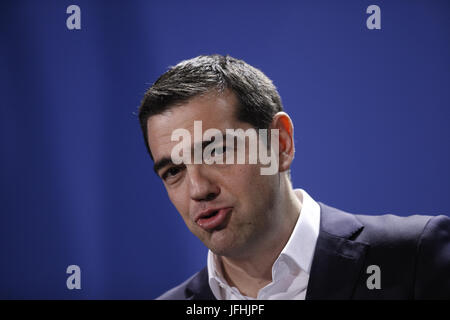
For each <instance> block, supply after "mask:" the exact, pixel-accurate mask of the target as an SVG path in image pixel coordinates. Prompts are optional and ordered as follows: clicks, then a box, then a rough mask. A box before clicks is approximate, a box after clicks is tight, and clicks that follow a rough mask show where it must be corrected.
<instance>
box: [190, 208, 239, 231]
mask: <svg viewBox="0 0 450 320" xmlns="http://www.w3.org/2000/svg"><path fill="white" fill-rule="evenodd" d="M231 209H232V208H224V209H219V210H215V211H211V212H210V213H208V215H205V216H203V217H201V218H200V219H198V220H197V224H198V225H199V226H200V227H201V228H203V229H204V230H207V231H211V230H213V229H216V228H218V227H221V226H222V225H223V224H224V222H225V221H226V220H227V217H228V215H229V214H230V212H231Z"/></svg>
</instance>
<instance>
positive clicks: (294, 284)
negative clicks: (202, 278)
mask: <svg viewBox="0 0 450 320" xmlns="http://www.w3.org/2000/svg"><path fill="white" fill-rule="evenodd" d="M294 192H295V194H296V195H297V197H298V198H299V200H300V201H302V199H303V201H302V208H301V211H300V215H299V218H298V219H297V222H296V224H295V227H294V230H293V231H292V234H291V236H290V237H289V240H288V242H287V243H286V246H285V247H284V248H283V250H282V251H281V253H280V255H279V256H278V258H277V259H276V260H275V263H274V264H273V266H272V282H271V283H269V284H268V285H266V286H265V287H264V288H262V289H261V290H259V292H258V296H257V298H256V299H258V300H304V299H305V296H306V289H307V287H308V281H309V273H310V270H311V264H312V260H313V256H314V250H315V248H316V242H317V237H318V236H319V227H320V207H319V204H318V203H317V202H316V201H314V200H313V199H312V198H311V196H310V195H309V194H308V193H306V191H304V190H302V189H295V190H294ZM208 277H209V286H210V287H211V291H212V292H213V294H214V296H215V297H216V299H218V300H254V298H251V297H248V296H245V295H242V294H241V293H240V292H239V290H238V289H237V288H236V287H230V286H229V285H228V283H227V282H226V280H225V279H224V277H223V273H222V267H221V263H220V256H217V255H215V254H214V253H213V252H212V251H211V250H209V251H208Z"/></svg>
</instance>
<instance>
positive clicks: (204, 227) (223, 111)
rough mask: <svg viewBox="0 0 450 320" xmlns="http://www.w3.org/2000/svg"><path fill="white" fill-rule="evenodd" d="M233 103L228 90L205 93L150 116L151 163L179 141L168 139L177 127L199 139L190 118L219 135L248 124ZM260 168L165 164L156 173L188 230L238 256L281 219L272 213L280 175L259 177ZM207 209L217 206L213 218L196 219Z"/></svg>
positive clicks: (218, 251)
mask: <svg viewBox="0 0 450 320" xmlns="http://www.w3.org/2000/svg"><path fill="white" fill-rule="evenodd" d="M236 105H237V99H236V97H235V95H234V94H233V93H231V92H230V91H226V92H225V93H224V94H218V93H209V94H207V95H204V96H197V97H194V98H192V99H190V100H188V101H187V102H186V103H183V104H181V105H179V106H175V107H173V108H171V109H170V110H168V111H166V112H164V113H162V114H159V115H155V116H152V117H150V118H149V120H148V122H147V129H148V140H149V146H150V150H151V151H152V155H153V158H154V160H155V163H158V162H159V161H160V160H161V159H163V158H170V156H171V152H172V148H173V147H174V146H175V145H177V144H179V141H171V136H172V132H173V131H174V130H176V129H179V128H183V129H186V130H188V131H189V132H190V134H191V137H192V139H191V140H192V141H191V144H196V143H198V142H200V143H201V140H194V138H193V137H194V121H198V120H201V121H202V130H203V132H204V131H205V130H207V129H210V128H217V129H219V130H220V131H222V132H223V133H225V130H226V129H238V128H241V129H244V130H246V129H248V128H251V127H252V126H251V125H250V124H248V123H244V122H240V121H238V120H237V119H236V117H235V111H236ZM203 132H202V133H203ZM200 139H201V137H200ZM224 144H226V141H225V139H224ZM246 151H247V152H248V144H247V148H246ZM224 163H225V162H224ZM260 168H261V165H259V164H248V162H246V164H216V163H215V164H211V165H208V164H205V163H201V164H181V165H175V164H173V163H169V164H167V165H166V166H164V167H161V168H160V169H159V170H158V172H157V173H158V175H159V176H160V177H162V179H163V183H164V186H165V188H166V190H167V193H168V195H169V198H170V200H171V201H172V203H173V204H174V206H175V207H176V208H177V210H178V211H179V213H180V214H181V216H182V218H183V219H184V221H185V223H186V225H187V227H188V228H189V229H190V231H191V232H192V233H193V234H194V235H196V236H197V237H198V238H199V239H200V240H201V241H202V242H203V243H204V244H205V245H206V246H207V247H208V248H209V249H211V250H212V251H213V252H214V253H216V254H220V255H224V256H236V257H237V256H245V255H246V254H249V253H250V252H248V251H249V250H251V249H252V248H253V247H255V246H257V245H258V242H260V240H261V239H264V237H267V236H268V233H270V232H271V230H277V227H278V225H277V224H279V223H280V222H279V221H278V220H279V219H277V214H275V213H274V212H276V207H277V201H278V199H279V174H275V175H261V173H260ZM208 209H214V210H215V211H216V210H217V209H221V210H220V211H219V212H213V213H214V215H213V216H212V217H211V218H208V216H209V215H206V216H204V218H203V219H198V218H199V215H201V213H205V211H207V210H208ZM208 221H209V222H208ZM211 221H212V222H211ZM272 232H273V231H272ZM269 236H274V235H273V234H272V235H269Z"/></svg>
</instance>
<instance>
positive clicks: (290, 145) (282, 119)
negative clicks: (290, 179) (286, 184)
mask: <svg viewBox="0 0 450 320" xmlns="http://www.w3.org/2000/svg"><path fill="white" fill-rule="evenodd" d="M270 127H271V129H278V133H279V154H278V155H279V164H278V166H279V171H280V172H283V171H287V170H289V168H290V167H291V163H292V161H293V160H294V152H295V150H294V126H293V124H292V120H291V118H290V117H289V115H288V114H287V113H286V112H278V113H276V114H275V116H274V117H273V119H272V123H271V125H270Z"/></svg>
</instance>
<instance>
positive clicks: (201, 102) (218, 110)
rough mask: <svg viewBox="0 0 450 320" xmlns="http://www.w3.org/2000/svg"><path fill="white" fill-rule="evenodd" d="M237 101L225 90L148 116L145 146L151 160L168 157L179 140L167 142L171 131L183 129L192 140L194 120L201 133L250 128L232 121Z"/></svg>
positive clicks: (169, 139) (234, 120)
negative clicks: (200, 127)
mask: <svg viewBox="0 0 450 320" xmlns="http://www.w3.org/2000/svg"><path fill="white" fill-rule="evenodd" d="M237 103H238V100H237V98H236V96H235V95H234V94H233V93H232V92H231V91H229V90H227V91H225V92H223V93H218V92H210V93H208V94H205V95H202V96H197V97H194V98H192V99H190V100H188V101H186V102H184V103H181V104H179V105H177V106H174V107H172V108H170V109H169V110H167V111H165V112H163V113H161V114H158V115H154V116H151V117H150V118H149V119H148V121H147V132H148V141H149V147H150V150H151V151H152V155H153V157H154V159H155V160H157V159H159V158H160V157H163V156H168V155H170V152H171V150H172V147H174V146H175V145H176V144H177V143H179V141H171V136H172V132H173V131H174V130H176V129H186V130H188V131H189V132H190V133H191V136H192V137H194V121H202V130H203V132H204V131H205V130H207V129H210V128H217V129H219V130H221V131H225V129H227V128H246V127H249V126H250V125H247V124H244V123H242V122H239V121H238V120H237V119H236V116H235V114H236V108H237Z"/></svg>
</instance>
